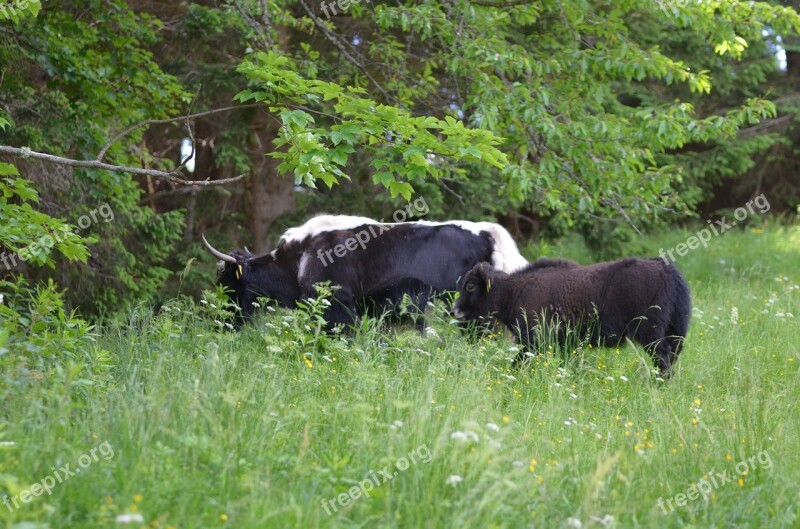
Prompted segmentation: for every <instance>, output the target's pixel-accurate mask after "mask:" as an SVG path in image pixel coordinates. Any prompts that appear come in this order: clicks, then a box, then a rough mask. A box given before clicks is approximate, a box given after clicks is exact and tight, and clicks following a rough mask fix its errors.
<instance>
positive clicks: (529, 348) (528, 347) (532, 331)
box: [511, 316, 536, 368]
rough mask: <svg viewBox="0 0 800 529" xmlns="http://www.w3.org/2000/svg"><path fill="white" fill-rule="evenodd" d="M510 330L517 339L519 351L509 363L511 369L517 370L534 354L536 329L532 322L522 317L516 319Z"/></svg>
mask: <svg viewBox="0 0 800 529" xmlns="http://www.w3.org/2000/svg"><path fill="white" fill-rule="evenodd" d="M511 328H512V331H513V332H514V334H515V335H516V336H517V337H518V339H519V346H520V350H519V353H517V356H516V358H514V361H513V362H512V363H511V367H512V368H517V367H519V366H520V365H521V364H523V363H525V362H526V361H527V360H528V358H530V356H532V355H535V354H536V327H535V325H534V323H533V322H529V321H528V319H527V318H526V317H524V316H522V317H519V318H517V319H516V321H515V322H514V325H513V326H512V327H511Z"/></svg>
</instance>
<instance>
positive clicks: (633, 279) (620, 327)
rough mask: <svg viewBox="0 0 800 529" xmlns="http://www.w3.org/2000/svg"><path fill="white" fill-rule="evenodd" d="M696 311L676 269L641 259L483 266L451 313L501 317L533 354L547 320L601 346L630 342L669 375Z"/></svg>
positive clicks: (466, 280)
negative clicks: (497, 267) (538, 331)
mask: <svg viewBox="0 0 800 529" xmlns="http://www.w3.org/2000/svg"><path fill="white" fill-rule="evenodd" d="M691 312H692V304H691V297H690V293H689V287H688V285H687V284H686V280H685V279H684V278H683V276H682V275H681V273H680V272H679V271H678V269H677V268H675V267H674V266H672V265H670V264H665V263H664V261H663V260H662V259H637V258H627V259H622V260H619V261H612V262H607V263H599V264H593V265H589V266H581V265H578V264H577V263H574V262H572V261H565V260H559V259H556V260H550V259H541V260H538V261H535V262H533V263H531V264H529V265H527V266H526V267H524V268H522V269H520V270H518V271H516V272H514V273H512V274H508V273H506V272H505V271H502V270H495V269H493V268H492V267H491V266H489V265H487V264H478V265H476V266H475V268H473V269H472V270H471V271H470V272H469V273H468V274H467V275H466V277H465V278H464V281H463V283H462V286H461V290H460V292H459V298H458V300H457V301H456V303H455V305H454V307H453V313H454V314H455V316H456V317H457V318H459V319H461V320H466V321H470V320H481V319H487V318H496V319H497V320H499V321H500V322H501V323H503V324H505V325H506V326H507V327H508V328H509V329H510V330H511V331H512V332H515V333H519V334H518V335H519V336H520V340H521V341H522V343H523V345H524V346H525V348H527V349H532V348H533V346H534V345H535V344H534V341H535V337H536V327H537V326H538V325H540V324H541V323H543V322H544V323H545V324H554V323H556V324H566V325H567V326H570V327H572V328H573V329H575V330H576V331H577V332H579V333H580V334H581V335H583V336H587V335H588V336H589V337H590V338H591V342H592V343H594V344H596V345H602V344H615V343H618V342H620V341H621V340H623V339H624V338H626V337H628V338H630V339H631V340H633V341H635V342H637V343H639V344H641V345H642V346H644V347H645V349H646V350H647V351H648V352H649V353H650V354H651V355H652V357H653V361H654V362H655V364H656V366H657V367H658V368H659V369H660V370H661V372H662V373H664V374H665V375H667V374H669V372H670V369H671V367H672V365H673V364H674V362H675V361H676V360H677V358H678V355H679V354H680V352H681V348H682V347H683V341H684V338H685V337H686V333H687V332H688V330H689V319H690V317H691ZM563 327H564V326H563V325H561V326H560V330H561V331H562V333H561V334H559V339H560V340H563V338H564V336H563ZM523 354H524V352H523V353H521V354H520V357H518V358H517V360H516V362H519V360H521V358H523V356H522V355H523Z"/></svg>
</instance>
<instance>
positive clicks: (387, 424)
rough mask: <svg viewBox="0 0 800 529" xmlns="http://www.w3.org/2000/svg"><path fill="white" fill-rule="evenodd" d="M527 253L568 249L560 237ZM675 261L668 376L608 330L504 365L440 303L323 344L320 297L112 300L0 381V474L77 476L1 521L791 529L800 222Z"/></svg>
mask: <svg viewBox="0 0 800 529" xmlns="http://www.w3.org/2000/svg"><path fill="white" fill-rule="evenodd" d="M692 233H693V232H692V231H690V230H687V231H670V232H665V233H664V234H661V235H659V236H651V237H649V238H647V239H645V240H640V241H637V242H636V247H635V248H631V253H634V252H635V253H636V254H638V255H642V256H653V255H657V253H658V250H659V248H662V247H663V248H671V247H673V246H675V245H677V244H678V243H680V242H684V241H686V239H687V237H689V236H690V235H691V234H692ZM549 255H550V256H551V257H552V256H564V257H574V258H576V259H578V260H579V261H581V262H584V263H585V262H586V257H585V255H586V254H585V250H583V249H582V248H581V247H580V246H579V245H578V244H577V243H574V242H569V243H564V244H561V245H558V244H556V245H554V246H552V247H551V248H550V250H549ZM677 266H678V267H679V268H680V269H681V271H682V272H683V273H684V275H685V276H686V278H687V280H688V281H689V284H690V286H691V288H692V293H693V306H694V309H693V312H694V314H693V318H692V323H691V327H690V332H689V336H688V339H687V341H686V344H685V349H684V351H683V353H682V355H681V357H680V360H679V361H678V362H677V366H676V372H675V375H674V376H673V378H672V379H671V380H669V381H667V382H664V381H661V380H659V379H657V377H656V375H655V374H653V372H652V362H651V360H650V358H649V357H648V356H647V355H646V354H645V353H644V352H643V351H642V350H641V348H638V347H634V346H633V345H630V344H628V345H624V346H622V347H620V348H602V349H597V348H591V347H589V346H583V345H581V344H577V345H576V346H575V347H569V348H567V350H560V348H559V347H557V346H553V344H550V346H549V348H550V352H549V353H547V354H543V355H539V356H537V357H536V358H535V359H533V360H532V361H531V362H530V365H529V366H528V367H527V368H523V369H518V370H517V369H514V370H512V369H511V368H510V364H511V359H512V358H513V357H514V356H515V354H516V346H515V345H514V344H513V343H512V342H510V341H509V340H508V339H507V338H506V337H505V336H497V335H496V336H490V337H486V338H483V339H481V340H475V341H470V340H468V339H466V338H465V337H464V336H463V335H462V334H461V333H460V332H459V330H458V329H457V328H456V327H455V326H454V325H453V322H452V320H451V319H450V318H449V316H448V315H447V314H446V312H445V310H444V304H442V303H440V304H437V306H436V308H435V309H434V310H433V311H432V313H431V314H429V326H428V328H427V330H426V332H425V334H424V335H420V334H418V333H416V332H415V331H414V330H413V328H412V327H411V326H402V327H399V328H396V327H391V326H385V325H380V322H378V321H376V320H365V321H364V322H363V323H362V324H361V326H360V328H359V329H358V330H357V331H356V332H355V333H354V334H353V335H351V336H342V335H338V336H327V335H325V334H323V333H321V332H320V328H321V324H320V320H319V313H320V311H321V310H322V308H323V307H324V301H322V300H317V301H315V302H313V303H310V304H309V306H308V307H306V308H305V310H302V311H282V310H278V311H274V310H267V311H266V312H265V314H264V315H262V316H260V317H259V318H258V319H257V320H256V321H255V323H254V324H253V325H251V326H248V327H246V328H245V329H244V330H243V331H242V332H238V333H237V332H231V331H230V330H228V329H227V328H226V327H225V326H224V324H223V325H220V324H219V323H217V322H215V320H217V321H221V320H222V317H221V310H222V307H221V303H220V300H219V298H218V297H215V296H213V295H212V293H209V295H208V297H207V299H205V300H203V301H202V302H198V301H197V300H195V301H192V300H188V299H181V300H175V301H174V302H171V303H169V304H167V305H165V306H163V307H162V308H161V309H160V310H159V311H157V312H156V313H154V311H153V310H151V309H149V308H147V307H138V308H135V309H132V310H131V311H130V312H129V313H128V314H127V315H126V316H125V317H118V318H116V319H113V320H111V321H108V322H106V323H104V324H103V325H102V326H100V327H97V328H96V329H95V335H94V338H93V341H92V342H91V343H90V344H89V345H88V347H87V350H86V357H85V361H84V363H83V365H80V364H77V363H76V364H75V365H74V366H73V367H72V368H70V366H66V367H64V368H62V372H59V373H58V376H57V377H56V378H55V380H57V381H58V383H48V384H43V383H39V382H37V378H36V377H35V376H31V377H29V378H28V379H26V381H25V383H20V384H19V385H18V387H14V388H10V389H7V391H12V392H15V393H14V394H15V395H16V397H17V398H16V399H15V400H14V401H13V403H14V404H13V406H12V407H11V408H10V409H6V410H3V416H4V418H5V421H4V422H2V423H0V484H2V485H3V486H4V487H5V489H6V490H8V491H11V492H13V493H14V494H16V495H17V496H18V495H19V494H22V493H23V491H26V490H31V489H30V488H31V485H33V484H35V483H41V482H42V481H43V480H44V479H45V478H46V477H47V476H51V475H54V473H55V472H59V473H60V474H64V472H62V471H60V470H59V469H60V468H63V466H64V465H67V464H69V465H70V469H71V471H73V472H74V471H76V470H77V469H80V472H79V473H78V472H76V473H75V475H73V476H71V477H68V479H63V482H61V483H58V482H57V483H56V484H55V485H54V486H52V487H50V489H51V494H49V495H48V494H47V493H46V492H45V493H41V491H40V494H39V495H37V496H35V497H30V496H28V499H29V500H30V501H28V502H26V503H23V501H22V499H19V500H17V501H18V508H14V504H13V502H12V499H11V494H9V496H8V497H7V500H8V501H9V503H10V507H9V506H7V505H5V504H0V527H6V528H15V529H34V528H45V527H50V528H54V529H55V528H116V527H136V528H139V527H149V528H176V529H184V528H185V529H192V528H224V527H236V528H262V527H263V528H272V527H275V528H282V527H297V528H308V527H353V528H355V527H398V528H400V527H411V528H416V527H420V528H439V527H453V528H461V527H475V528H499V527H509V528H516V527H567V528H578V527H597V528H600V527H698V528H699V527H718V528H724V527H728V528H734V527H735V528H745V527H753V528H756V527H758V528H767V527H769V528H782V527H783V528H791V527H798V526H800V514H799V513H798V505H800V457H798V453H800V412H799V411H798V407H797V401H798V398H800V382H798V372H799V371H800V324H799V323H800V287H798V284H800V227H797V226H794V227H777V226H768V227H763V228H749V229H747V230H744V231H739V230H737V231H730V232H727V233H725V234H722V235H720V236H719V237H717V238H715V239H713V240H712V241H711V242H710V244H709V247H708V248H707V249H704V248H702V247H701V248H699V249H696V250H693V251H691V252H690V253H689V254H688V255H686V256H685V257H682V258H680V259H679V260H678V262H677ZM50 380H53V379H50ZM93 449H94V457H93V456H92V455H91V451H92V450H93ZM87 461H90V462H89V463H88V464H86V465H84V464H83V463H87ZM54 477H56V476H54ZM60 477H62V478H64V476H60ZM56 481H58V480H56ZM693 484H694V487H693ZM695 487H696V488H695ZM368 489H369V490H368ZM32 492H33V493H35V492H36V491H35V490H33V491H32ZM679 495H683V496H682V497H681V496H679ZM20 498H21V496H20ZM0 501H3V498H0Z"/></svg>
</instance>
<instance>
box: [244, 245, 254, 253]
mask: <svg viewBox="0 0 800 529" xmlns="http://www.w3.org/2000/svg"><path fill="white" fill-rule="evenodd" d="M244 251H245V252H247V253H253V252H251V251H250V250H248V249H247V246H245V247H244Z"/></svg>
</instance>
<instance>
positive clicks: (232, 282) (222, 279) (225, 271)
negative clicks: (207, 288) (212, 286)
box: [202, 235, 253, 290]
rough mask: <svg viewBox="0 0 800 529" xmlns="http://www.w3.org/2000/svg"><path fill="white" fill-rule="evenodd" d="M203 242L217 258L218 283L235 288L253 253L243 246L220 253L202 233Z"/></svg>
mask: <svg viewBox="0 0 800 529" xmlns="http://www.w3.org/2000/svg"><path fill="white" fill-rule="evenodd" d="M202 237H203V243H204V244H205V245H206V248H207V249H208V251H209V252H211V254H212V255H213V256H214V257H216V258H217V259H219V261H217V279H218V281H219V284H220V285H222V286H224V287H226V288H229V289H231V290H237V288H236V287H237V286H238V285H239V284H240V283H241V281H242V278H243V277H244V276H245V270H246V267H247V261H248V260H250V259H252V258H253V254H252V253H250V250H248V249H247V247H246V246H245V248H244V250H233V251H232V252H230V253H222V252H220V251H219V250H217V249H216V248H214V247H213V246H211V244H210V243H209V242H208V241H207V240H206V236H205V235H202Z"/></svg>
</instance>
